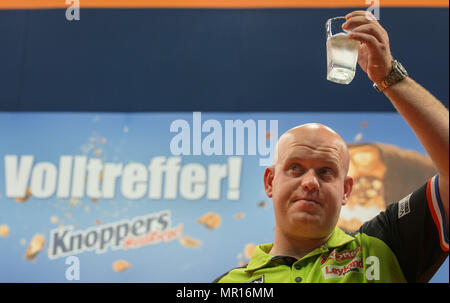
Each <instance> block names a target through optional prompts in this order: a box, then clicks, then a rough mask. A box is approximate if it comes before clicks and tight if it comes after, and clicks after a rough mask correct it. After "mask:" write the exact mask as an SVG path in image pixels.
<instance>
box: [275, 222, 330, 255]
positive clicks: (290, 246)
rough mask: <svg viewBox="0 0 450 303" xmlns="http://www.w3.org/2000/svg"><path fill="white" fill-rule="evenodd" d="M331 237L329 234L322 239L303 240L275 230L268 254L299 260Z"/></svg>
mask: <svg viewBox="0 0 450 303" xmlns="http://www.w3.org/2000/svg"><path fill="white" fill-rule="evenodd" d="M330 237H331V234H329V235H328V236H326V237H322V238H317V239H316V238H313V239H312V238H303V237H298V236H291V235H286V234H284V233H282V232H281V231H280V230H279V229H276V230H275V240H274V243H273V247H272V249H271V250H270V252H269V254H270V255H271V256H290V257H294V258H296V259H301V258H303V257H304V256H306V255H307V254H308V253H310V252H311V251H313V250H314V249H316V248H319V247H320V246H322V245H323V244H325V243H326V242H327V241H328V239H329V238H330Z"/></svg>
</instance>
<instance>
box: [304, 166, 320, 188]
mask: <svg viewBox="0 0 450 303" xmlns="http://www.w3.org/2000/svg"><path fill="white" fill-rule="evenodd" d="M301 186H302V189H304V190H306V191H317V190H319V181H318V180H317V176H316V172H315V171H314V170H313V169H310V170H308V171H307V172H306V173H304V174H303V176H302V183H301Z"/></svg>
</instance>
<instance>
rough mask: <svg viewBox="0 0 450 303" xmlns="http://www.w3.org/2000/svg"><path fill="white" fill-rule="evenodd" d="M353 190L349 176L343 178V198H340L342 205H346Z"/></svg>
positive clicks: (351, 179)
mask: <svg viewBox="0 0 450 303" xmlns="http://www.w3.org/2000/svg"><path fill="white" fill-rule="evenodd" d="M352 188H353V178H352V177H350V176H347V177H345V180H344V197H343V198H342V205H345V204H347V202H348V200H349V199H350V194H351V193H352Z"/></svg>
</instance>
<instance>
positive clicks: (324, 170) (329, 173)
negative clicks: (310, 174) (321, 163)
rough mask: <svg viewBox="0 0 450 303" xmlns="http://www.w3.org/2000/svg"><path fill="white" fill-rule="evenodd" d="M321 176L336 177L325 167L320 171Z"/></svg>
mask: <svg viewBox="0 0 450 303" xmlns="http://www.w3.org/2000/svg"><path fill="white" fill-rule="evenodd" d="M319 174H320V175H322V176H334V171H333V170H332V169H331V168H329V167H323V168H321V169H320V170H319Z"/></svg>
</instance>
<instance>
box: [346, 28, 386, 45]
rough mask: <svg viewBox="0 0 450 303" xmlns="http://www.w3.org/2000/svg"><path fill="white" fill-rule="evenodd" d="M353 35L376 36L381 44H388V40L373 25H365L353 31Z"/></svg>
mask: <svg viewBox="0 0 450 303" xmlns="http://www.w3.org/2000/svg"><path fill="white" fill-rule="evenodd" d="M352 33H363V34H369V35H372V36H374V37H375V38H376V39H377V41H378V42H379V43H386V42H388V38H387V37H386V36H384V35H383V32H381V31H380V29H379V28H378V27H377V26H375V25H373V24H363V25H361V26H358V27H356V28H355V29H353V30H352Z"/></svg>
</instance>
